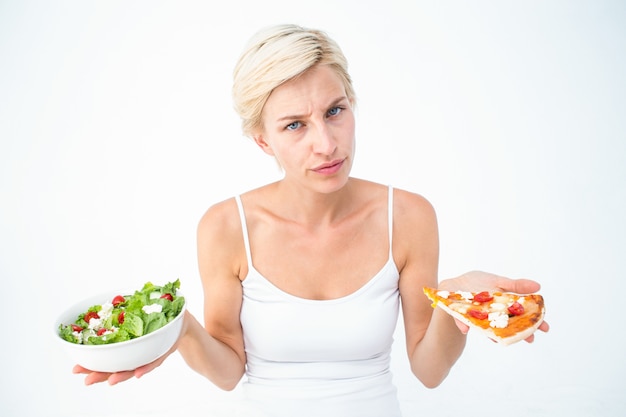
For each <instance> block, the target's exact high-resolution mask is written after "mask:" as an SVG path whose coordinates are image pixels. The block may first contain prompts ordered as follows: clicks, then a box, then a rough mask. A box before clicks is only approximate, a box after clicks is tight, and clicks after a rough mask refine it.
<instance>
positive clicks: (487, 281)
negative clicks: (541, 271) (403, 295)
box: [439, 271, 550, 343]
mask: <svg viewBox="0 0 626 417" xmlns="http://www.w3.org/2000/svg"><path fill="white" fill-rule="evenodd" d="M540 288H541V285H540V284H539V283H538V282H536V281H533V280H530V279H511V278H506V277H502V276H499V275H495V274H491V273H489V272H483V271H471V272H467V273H465V274H463V275H461V276H459V277H457V278H451V279H446V280H443V281H441V282H440V283H439V289H441V290H448V291H471V292H481V291H501V292H513V293H517V294H531V293H536V292H538V291H539V289H540ZM455 321H456V325H457V327H458V328H459V329H460V330H461V332H462V333H463V334H466V333H467V332H468V331H469V327H468V326H467V325H466V324H464V323H461V322H460V321H458V320H455ZM549 329H550V326H549V325H548V323H546V322H545V321H544V322H543V323H541V325H540V326H539V328H538V330H541V331H543V332H547V331H548V330H549ZM534 338H535V337H534V335H531V336H529V337H528V338H527V339H526V341H527V342H528V343H532V342H533V340H534Z"/></svg>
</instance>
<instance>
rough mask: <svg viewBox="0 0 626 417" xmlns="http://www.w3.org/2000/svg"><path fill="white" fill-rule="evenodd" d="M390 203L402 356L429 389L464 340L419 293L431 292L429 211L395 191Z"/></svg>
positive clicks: (433, 254)
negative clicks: (404, 352)
mask: <svg viewBox="0 0 626 417" xmlns="http://www.w3.org/2000/svg"><path fill="white" fill-rule="evenodd" d="M394 201H395V204H394V257H396V261H397V263H398V266H399V269H400V296H401V299H402V312H403V316H404V327H405V333H406V347H407V353H408V356H409V361H410V364H411V370H412V372H413V373H414V374H415V376H416V377H417V378H418V379H419V380H420V381H421V382H422V383H423V384H424V385H425V386H427V387H430V388H432V387H436V386H437V385H439V384H440V383H441V382H442V381H443V380H444V379H445V377H446V376H447V375H448V373H449V372H450V369H451V368H452V366H453V365H454V363H455V362H456V360H457V359H458V358H459V356H460V355H461V353H462V352H463V349H464V347H465V339H466V337H465V335H464V334H463V333H461V332H460V331H459V329H458V328H457V326H456V325H455V322H454V320H453V319H452V318H451V317H450V316H448V315H447V314H445V313H443V312H442V311H437V310H433V308H432V307H431V305H430V304H431V303H430V301H429V300H428V298H427V297H426V296H425V295H424V292H423V288H424V287H425V286H430V287H437V272H438V262H439V233H438V229H437V218H436V215H435V211H434V209H433V207H432V206H431V205H430V203H429V202H428V201H427V200H425V199H424V198H423V197H421V196H419V195H416V194H411V193H408V192H405V191H401V190H396V195H395V199H394Z"/></svg>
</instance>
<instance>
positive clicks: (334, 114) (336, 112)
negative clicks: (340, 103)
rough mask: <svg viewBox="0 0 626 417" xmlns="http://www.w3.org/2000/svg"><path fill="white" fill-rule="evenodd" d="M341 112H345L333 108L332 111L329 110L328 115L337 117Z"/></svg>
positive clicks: (338, 108)
mask: <svg viewBox="0 0 626 417" xmlns="http://www.w3.org/2000/svg"><path fill="white" fill-rule="evenodd" d="M341 110H343V109H342V108H341V107H333V108H332V109H330V110H328V115H329V116H336V115H338V114H339V113H341Z"/></svg>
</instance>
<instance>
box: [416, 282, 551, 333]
mask: <svg viewBox="0 0 626 417" xmlns="http://www.w3.org/2000/svg"><path fill="white" fill-rule="evenodd" d="M424 294H426V296H427V297H428V298H429V299H430V300H431V301H432V302H433V304H432V306H433V308H435V307H436V306H439V307H440V308H441V309H442V310H443V311H445V312H446V313H448V314H450V315H451V316H452V317H454V318H455V319H457V320H459V321H461V322H462V323H465V324H466V325H468V326H470V328H474V329H477V330H479V331H480V332H481V333H483V334H485V335H486V336H487V337H489V338H490V339H492V340H494V341H496V342H498V343H501V344H503V345H510V344H512V343H515V342H519V341H520V340H524V339H526V338H527V337H529V336H530V335H532V334H533V333H534V332H535V330H537V328H538V327H539V326H540V325H541V323H542V322H543V317H544V315H545V307H544V302H543V297H542V296H541V295H539V294H526V295H520V294H514V293H507V292H489V291H483V292H479V293H474V292H468V291H455V292H451V291H445V290H437V289H434V288H428V287H426V288H424Z"/></svg>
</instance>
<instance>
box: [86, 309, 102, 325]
mask: <svg viewBox="0 0 626 417" xmlns="http://www.w3.org/2000/svg"><path fill="white" fill-rule="evenodd" d="M99 318H100V316H99V315H98V313H96V312H95V311H88V312H87V314H85V321H86V322H87V323H89V321H90V320H91V319H99Z"/></svg>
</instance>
